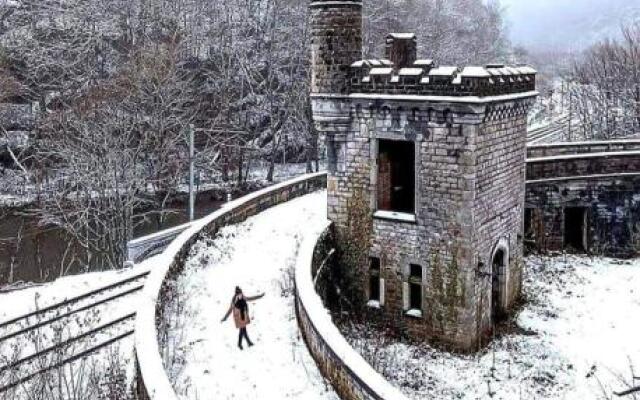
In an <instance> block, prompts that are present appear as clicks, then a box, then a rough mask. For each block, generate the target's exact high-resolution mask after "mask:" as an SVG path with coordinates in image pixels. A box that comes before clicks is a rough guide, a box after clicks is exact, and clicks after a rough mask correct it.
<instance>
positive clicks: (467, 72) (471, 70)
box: [460, 67, 491, 78]
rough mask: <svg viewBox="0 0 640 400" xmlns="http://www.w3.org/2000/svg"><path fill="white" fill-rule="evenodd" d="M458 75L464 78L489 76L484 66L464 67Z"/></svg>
mask: <svg viewBox="0 0 640 400" xmlns="http://www.w3.org/2000/svg"><path fill="white" fill-rule="evenodd" d="M460 75H461V76H462V77H464V78H488V77H490V76H491V74H490V73H489V72H488V71H487V70H486V69H485V68H484V67H464V69H463V70H462V72H461V73H460Z"/></svg>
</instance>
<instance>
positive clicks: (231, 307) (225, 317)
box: [220, 300, 233, 322]
mask: <svg viewBox="0 0 640 400" xmlns="http://www.w3.org/2000/svg"><path fill="white" fill-rule="evenodd" d="M231 311H233V300H231V304H230V305H229V309H228V310H227V313H226V314H225V315H224V317H222V321H220V322H224V321H226V320H227V318H229V314H231Z"/></svg>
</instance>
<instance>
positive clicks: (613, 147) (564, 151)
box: [527, 139, 640, 158]
mask: <svg viewBox="0 0 640 400" xmlns="http://www.w3.org/2000/svg"><path fill="white" fill-rule="evenodd" d="M623 151H624V152H626V151H640V140H637V139H634V140H606V141H590V142H557V143H546V144H535V145H529V146H527V158H541V157H553V156H562V155H571V154H585V153H613V152H623Z"/></svg>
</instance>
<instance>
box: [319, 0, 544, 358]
mask: <svg viewBox="0 0 640 400" xmlns="http://www.w3.org/2000/svg"><path fill="white" fill-rule="evenodd" d="M361 7H362V3H361V2H360V1H312V2H311V12H312V25H313V35H314V36H313V49H312V52H313V59H312V60H313V65H312V68H313V85H312V94H311V97H312V105H313V117H314V122H315V125H316V127H317V129H318V130H319V132H320V133H321V136H322V137H323V138H324V140H325V141H326V142H325V144H326V149H327V155H328V161H329V165H328V169H329V179H328V216H329V218H330V219H331V220H332V221H333V222H334V223H335V226H336V229H337V230H338V231H339V232H341V237H342V238H344V239H346V240H360V241H361V242H362V243H365V245H366V247H367V248H368V254H367V256H368V257H369V260H368V262H366V263H361V264H363V265H357V266H355V268H357V274H356V276H357V277H356V278H355V279H356V280H357V284H358V285H359V287H360V288H361V289H362V290H361V291H362V295H363V296H364V298H363V299H362V300H363V303H365V304H367V307H366V309H367V310H368V311H367V314H369V315H371V316H372V317H375V318H377V319H383V320H385V321H386V322H387V323H390V324H391V325H392V326H395V327H396V328H397V329H398V330H399V331H401V332H403V333H405V334H407V335H409V336H410V337H412V338H414V339H417V340H429V341H437V342H442V343H445V344H448V345H451V346H453V347H455V348H457V349H460V350H471V349H475V348H478V347H479V346H481V345H482V344H483V343H486V341H488V339H489V338H490V336H491V333H492V329H493V326H494V322H496V321H497V320H499V319H500V318H501V317H502V316H504V315H506V314H507V313H508V311H509V309H510V308H511V307H512V306H513V305H514V303H515V302H516V300H517V299H518V297H519V295H520V287H521V282H522V267H523V259H522V252H523V246H522V239H523V213H524V194H525V154H526V143H525V141H526V132H527V112H528V109H529V107H530V105H531V103H532V100H533V99H534V98H535V96H536V95H537V93H536V91H535V78H536V76H535V75H536V72H535V71H534V70H533V69H532V68H530V67H526V66H514V67H507V66H504V65H487V66H484V67H464V68H460V67H455V66H451V67H447V66H437V65H436V63H435V62H434V61H432V60H428V59H418V58H417V54H416V48H417V46H416V38H415V35H413V34H406V33H396V34H390V35H389V36H388V37H387V38H386V43H385V44H386V50H387V51H386V53H387V58H388V59H370V60H361V59H360V58H361V50H360V43H361ZM345 67H347V68H345ZM358 199H361V200H363V201H360V202H358V201H357V200H358ZM357 207H359V208H360V209H356V208H357ZM362 215H365V219H366V220H367V224H366V225H367V226H368V229H365V233H366V238H353V237H350V236H349V235H352V234H351V231H350V230H349V229H348V226H349V222H350V221H353V218H355V217H356V216H362ZM338 245H339V246H340V245H341V243H338Z"/></svg>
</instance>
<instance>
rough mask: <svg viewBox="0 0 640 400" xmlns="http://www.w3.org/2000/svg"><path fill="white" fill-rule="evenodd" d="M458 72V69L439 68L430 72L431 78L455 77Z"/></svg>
mask: <svg viewBox="0 0 640 400" xmlns="http://www.w3.org/2000/svg"><path fill="white" fill-rule="evenodd" d="M457 71H458V67H437V68H434V69H432V70H431V71H429V75H430V76H453V74H455V73H456V72H457Z"/></svg>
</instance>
